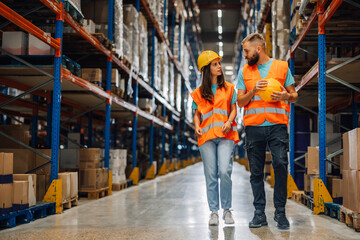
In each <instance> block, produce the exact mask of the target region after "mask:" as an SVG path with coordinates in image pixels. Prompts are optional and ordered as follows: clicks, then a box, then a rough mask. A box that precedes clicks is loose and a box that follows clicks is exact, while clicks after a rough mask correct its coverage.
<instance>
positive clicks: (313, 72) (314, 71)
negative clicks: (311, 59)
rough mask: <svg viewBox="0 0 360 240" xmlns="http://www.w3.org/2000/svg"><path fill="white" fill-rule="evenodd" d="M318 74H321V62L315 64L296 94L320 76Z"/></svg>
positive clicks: (297, 87) (299, 85)
mask: <svg viewBox="0 0 360 240" xmlns="http://www.w3.org/2000/svg"><path fill="white" fill-rule="evenodd" d="M318 73H319V62H317V63H315V64H314V66H313V67H312V68H311V69H310V70H309V71H308V72H307V73H306V74H305V75H304V76H303V78H302V79H301V82H300V83H299V84H298V85H297V86H296V88H295V90H296V92H299V91H300V90H301V89H303V88H304V87H305V86H306V85H307V84H309V83H310V82H311V80H312V79H313V78H314V77H315V76H317V75H318Z"/></svg>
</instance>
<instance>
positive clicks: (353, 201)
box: [348, 170, 360, 212]
mask: <svg viewBox="0 0 360 240" xmlns="http://www.w3.org/2000/svg"><path fill="white" fill-rule="evenodd" d="M349 172H350V175H349V182H350V184H349V193H348V196H349V201H348V203H349V207H348V208H349V209H350V210H353V211H355V212H360V198H359V194H360V189H359V187H360V172H359V171H356V170H349Z"/></svg>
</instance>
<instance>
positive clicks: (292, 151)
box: [289, 1, 295, 180]
mask: <svg viewBox="0 0 360 240" xmlns="http://www.w3.org/2000/svg"><path fill="white" fill-rule="evenodd" d="M291 2H292V1H290V5H291ZM291 14H292V12H291V8H290V16H291ZM291 30H292V29H290V32H291ZM290 71H291V74H292V75H293V76H294V74H295V59H294V54H293V53H291V52H290ZM289 135H290V139H289V145H290V146H289V148H290V149H289V150H290V154H289V155H290V159H289V160H290V175H291V176H292V178H293V179H294V180H295V104H294V103H290V134H289Z"/></svg>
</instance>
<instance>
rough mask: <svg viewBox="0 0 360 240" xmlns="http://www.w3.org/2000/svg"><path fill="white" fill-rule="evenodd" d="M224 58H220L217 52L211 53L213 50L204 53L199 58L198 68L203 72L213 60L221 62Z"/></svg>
mask: <svg viewBox="0 0 360 240" xmlns="http://www.w3.org/2000/svg"><path fill="white" fill-rule="evenodd" d="M221 58H222V57H220V56H219V55H218V54H217V53H216V52H214V51H211V50H206V51H203V52H202V53H201V54H200V55H199V57H198V60H197V61H198V67H199V71H200V72H203V71H202V68H203V67H205V66H206V65H208V64H209V63H211V62H212V61H213V60H215V59H218V60H219V61H220V60H221Z"/></svg>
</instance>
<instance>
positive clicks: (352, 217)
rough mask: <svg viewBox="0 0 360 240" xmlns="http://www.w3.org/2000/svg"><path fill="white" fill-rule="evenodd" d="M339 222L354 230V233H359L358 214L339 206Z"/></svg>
mask: <svg viewBox="0 0 360 240" xmlns="http://www.w3.org/2000/svg"><path fill="white" fill-rule="evenodd" d="M340 222H343V223H345V224H346V226H348V227H351V228H354V229H355V231H356V232H360V213H358V212H354V211H352V210H350V209H348V208H346V207H343V206H341V207H340Z"/></svg>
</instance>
